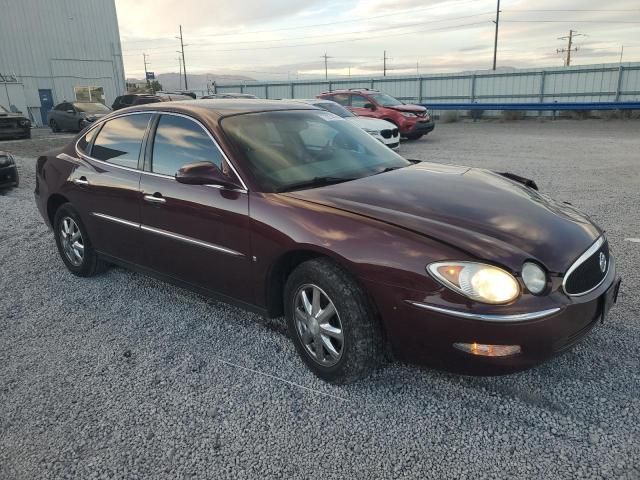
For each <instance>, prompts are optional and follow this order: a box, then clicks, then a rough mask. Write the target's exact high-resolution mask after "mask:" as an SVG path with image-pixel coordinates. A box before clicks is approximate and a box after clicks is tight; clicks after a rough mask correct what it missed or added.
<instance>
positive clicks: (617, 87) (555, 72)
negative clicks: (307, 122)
mask: <svg viewBox="0 0 640 480" xmlns="http://www.w3.org/2000/svg"><path fill="white" fill-rule="evenodd" d="M363 87H366V88H371V89H377V90H381V91H384V92H386V93H388V94H390V95H393V96H394V97H396V98H399V99H400V100H404V101H406V102H413V103H425V104H429V103H430V102H432V103H434V104H435V103H457V102H459V103H474V102H477V103H533V102H537V103H553V102H618V101H620V102H623V101H633V100H640V62H634V63H621V64H603V65H583V66H575V67H563V68H539V69H521V70H512V71H497V72H493V71H478V72H465V73H451V74H449V73H446V74H430V75H420V76H417V75H413V76H405V77H402V76H389V77H376V78H362V77H360V78H355V77H351V78H344V77H343V78H333V79H329V80H297V81H290V82H284V81H278V82H247V83H242V84H240V83H235V84H220V85H216V87H215V91H216V92H218V93H224V92H243V93H250V94H253V95H256V96H257V97H259V98H274V99H279V98H313V97H315V96H316V95H318V94H319V93H321V92H323V91H327V90H336V89H341V88H363Z"/></svg>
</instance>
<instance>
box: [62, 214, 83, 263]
mask: <svg viewBox="0 0 640 480" xmlns="http://www.w3.org/2000/svg"><path fill="white" fill-rule="evenodd" d="M60 240H61V243H62V250H63V251H64V254H65V256H66V257H67V260H69V261H70V262H71V264H72V265H73V266H75V267H79V266H80V265H82V262H83V261H84V240H83V238H82V233H81V232H80V228H79V227H78V224H77V223H76V222H75V220H74V219H73V218H71V217H65V218H63V219H62V222H60Z"/></svg>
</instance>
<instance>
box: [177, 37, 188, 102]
mask: <svg viewBox="0 0 640 480" xmlns="http://www.w3.org/2000/svg"><path fill="white" fill-rule="evenodd" d="M176 38H179V39H180V50H182V72H183V73H184V89H185V90H189V86H188V84H187V63H186V62H185V60H184V47H185V45H184V42H183V40H182V25H180V36H179V37H176ZM188 46H189V45H187V47H188Z"/></svg>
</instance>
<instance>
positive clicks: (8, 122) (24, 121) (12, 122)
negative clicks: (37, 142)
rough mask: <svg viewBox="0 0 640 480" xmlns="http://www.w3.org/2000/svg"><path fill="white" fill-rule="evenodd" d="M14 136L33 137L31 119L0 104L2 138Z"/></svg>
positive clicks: (0, 132)
mask: <svg viewBox="0 0 640 480" xmlns="http://www.w3.org/2000/svg"><path fill="white" fill-rule="evenodd" d="M13 138H31V121H30V120H29V119H28V118H27V117H25V116H24V115H22V113H13V112H10V111H9V110H7V109H6V108H4V107H3V106H2V105H0V140H2V139H13Z"/></svg>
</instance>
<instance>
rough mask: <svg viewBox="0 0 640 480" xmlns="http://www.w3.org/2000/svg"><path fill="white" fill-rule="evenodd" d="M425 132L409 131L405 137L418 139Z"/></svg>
mask: <svg viewBox="0 0 640 480" xmlns="http://www.w3.org/2000/svg"><path fill="white" fill-rule="evenodd" d="M424 135H425V134H424V133H409V134H408V135H407V139H409V140H420V139H421V138H422V137H423V136H424Z"/></svg>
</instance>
